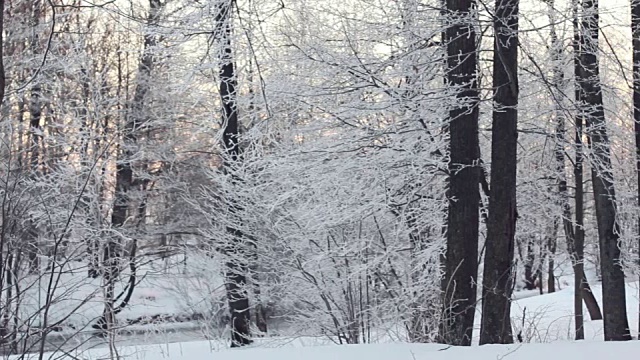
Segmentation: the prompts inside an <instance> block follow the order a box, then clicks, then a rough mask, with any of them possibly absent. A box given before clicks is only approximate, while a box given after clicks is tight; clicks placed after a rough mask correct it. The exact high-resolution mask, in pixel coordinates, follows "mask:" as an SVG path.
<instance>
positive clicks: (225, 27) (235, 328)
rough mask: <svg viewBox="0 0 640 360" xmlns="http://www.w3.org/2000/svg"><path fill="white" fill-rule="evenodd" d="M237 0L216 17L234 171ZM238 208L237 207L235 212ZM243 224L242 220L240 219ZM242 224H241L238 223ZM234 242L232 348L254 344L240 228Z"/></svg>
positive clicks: (226, 2)
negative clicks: (234, 16) (233, 15)
mask: <svg viewBox="0 0 640 360" xmlns="http://www.w3.org/2000/svg"><path fill="white" fill-rule="evenodd" d="M233 4H234V2H233V0H221V2H220V4H219V7H218V14H217V16H216V24H215V26H216V31H215V36H216V37H217V39H218V40H219V42H220V44H221V47H222V49H221V56H220V89H219V91H220V101H221V103H222V115H223V116H222V124H221V126H222V127H223V133H222V146H223V149H224V152H225V158H224V164H223V166H224V168H225V169H226V170H227V171H231V172H233V167H235V166H236V163H237V162H238V161H240V157H241V149H240V144H239V135H240V127H239V123H238V109H237V93H236V88H237V82H238V79H237V76H236V69H235V62H234V59H233V46H232V42H231V36H232V32H231V11H232V7H233ZM229 203H230V204H231V207H232V212H234V213H235V212H236V211H237V210H239V209H238V208H237V204H235V203H234V201H233V200H230V201H229ZM234 207H236V208H235V209H234ZM236 220H237V221H240V219H236ZM238 225H239V224H238ZM227 231H228V232H229V234H230V236H231V239H232V240H231V243H230V244H228V246H227V249H225V251H226V255H227V256H228V261H227V263H226V268H227V269H226V274H225V276H226V290H227V300H228V302H229V310H230V312H231V347H239V346H244V345H248V344H250V343H251V331H250V323H251V313H250V309H249V297H248V291H247V272H248V271H249V266H248V264H247V259H246V254H245V252H244V251H242V248H243V245H244V244H243V242H244V239H243V238H244V236H243V234H242V231H240V230H239V229H238V226H234V227H228V228H227Z"/></svg>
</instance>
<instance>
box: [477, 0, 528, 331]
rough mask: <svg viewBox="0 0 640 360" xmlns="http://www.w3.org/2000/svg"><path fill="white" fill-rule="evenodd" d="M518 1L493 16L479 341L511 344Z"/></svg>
mask: <svg viewBox="0 0 640 360" xmlns="http://www.w3.org/2000/svg"><path fill="white" fill-rule="evenodd" d="M518 10H519V0H497V1H496V10H495V17H494V31H495V35H494V60H493V88H494V90H493V91H494V94H493V102H494V105H493V106H494V111H493V123H492V138H491V193H490V196H489V222H488V224H487V240H486V243H487V250H486V255H485V261H484V274H483V275H484V276H483V284H482V285H483V287H482V321H481V327H480V344H509V343H512V342H513V334H512V329H511V294H512V292H513V254H514V237H515V232H516V218H517V211H516V166H517V164H516V159H517V140H518V131H517V125H518V111H517V105H518V71H517V70H518Z"/></svg>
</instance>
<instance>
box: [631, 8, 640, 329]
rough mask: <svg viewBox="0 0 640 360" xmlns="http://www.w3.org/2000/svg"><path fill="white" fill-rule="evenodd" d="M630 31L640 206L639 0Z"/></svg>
mask: <svg viewBox="0 0 640 360" xmlns="http://www.w3.org/2000/svg"><path fill="white" fill-rule="evenodd" d="M631 33H632V42H633V120H634V130H635V135H636V171H637V182H638V195H637V196H638V207H640V0H631ZM637 221H638V228H637V231H638V233H637V236H638V239H639V240H638V241H639V242H638V266H640V218H638V219H637ZM639 296H640V293H639ZM639 310H640V309H639ZM638 316H639V318H638V327H639V328H640V311H639V312H638Z"/></svg>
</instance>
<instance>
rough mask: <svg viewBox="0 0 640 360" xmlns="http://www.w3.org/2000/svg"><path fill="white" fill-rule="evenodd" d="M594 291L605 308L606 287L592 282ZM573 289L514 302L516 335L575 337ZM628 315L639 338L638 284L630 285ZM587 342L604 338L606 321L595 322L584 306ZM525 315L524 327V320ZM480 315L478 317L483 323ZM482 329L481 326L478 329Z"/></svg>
mask: <svg viewBox="0 0 640 360" xmlns="http://www.w3.org/2000/svg"><path fill="white" fill-rule="evenodd" d="M591 287H592V291H593V293H594V295H595V297H596V299H598V304H599V305H600V307H601V308H602V285H601V284H600V283H596V284H593V283H592V286H591ZM573 291H574V289H573V286H570V287H567V288H564V289H563V290H561V291H558V292H555V293H551V294H544V295H539V296H532V297H526V298H523V299H519V300H516V301H514V302H513V304H512V307H511V317H512V323H513V328H514V333H515V334H517V333H518V332H519V331H521V330H522V336H523V340H524V342H536V343H543V342H552V341H558V340H572V339H574V338H575V326H574V320H573ZM626 294H627V316H628V318H629V326H630V328H631V334H632V335H633V336H635V337H637V336H638V282H629V283H627V286H626ZM583 314H584V317H585V318H584V320H585V322H584V329H585V339H587V340H589V339H594V340H600V339H602V338H603V336H604V335H603V334H604V333H603V323H602V320H599V321H591V320H590V318H589V313H588V312H587V309H586V308H585V307H584V304H583ZM523 315H524V327H523V321H522V318H523ZM479 317H480V316H479V315H478V316H477V317H476V318H477V320H479ZM478 329H479V326H478Z"/></svg>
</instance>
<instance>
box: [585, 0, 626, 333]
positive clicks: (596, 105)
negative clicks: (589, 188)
mask: <svg viewBox="0 0 640 360" xmlns="http://www.w3.org/2000/svg"><path fill="white" fill-rule="evenodd" d="M582 6H583V7H582V11H583V14H582V29H581V32H582V37H581V40H582V41H581V44H580V45H581V48H580V62H579V67H580V69H579V72H578V74H577V78H578V81H577V84H578V86H579V88H580V92H581V97H582V100H583V101H582V112H583V114H584V118H585V120H586V125H587V128H586V133H587V136H588V138H589V140H590V146H591V147H592V152H593V159H592V164H591V178H592V182H593V194H594V197H595V204H596V220H597V223H598V239H599V243H600V259H601V262H602V304H603V310H604V338H605V340H607V341H616V340H629V339H631V334H630V332H629V323H628V319H627V307H626V297H625V296H626V295H625V278H624V271H623V269H622V266H621V264H620V248H619V245H618V241H619V234H620V229H619V225H618V222H617V219H616V216H617V214H616V212H617V210H616V197H615V189H614V185H613V179H612V177H613V173H612V166H611V155H610V149H609V146H610V145H609V138H608V136H607V129H606V122H605V115H604V106H603V102H602V87H601V85H600V73H599V65H598V57H597V53H598V31H599V28H598V19H599V15H598V0H585V1H583V3H582Z"/></svg>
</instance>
